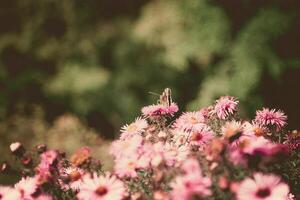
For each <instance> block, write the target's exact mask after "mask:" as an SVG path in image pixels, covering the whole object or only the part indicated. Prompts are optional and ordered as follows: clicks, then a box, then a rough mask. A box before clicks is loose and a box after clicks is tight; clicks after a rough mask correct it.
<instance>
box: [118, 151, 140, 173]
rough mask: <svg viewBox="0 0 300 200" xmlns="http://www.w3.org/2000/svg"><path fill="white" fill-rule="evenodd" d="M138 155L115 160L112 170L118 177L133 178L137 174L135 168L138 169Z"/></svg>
mask: <svg viewBox="0 0 300 200" xmlns="http://www.w3.org/2000/svg"><path fill="white" fill-rule="evenodd" d="M137 159H138V157H135V156H132V157H130V158H126V157H123V158H119V159H116V160H115V166H114V172H115V174H116V175H117V176H118V177H120V178H123V177H130V178H134V177H136V176H137V172H136V170H137V169H138V165H137V162H136V160H137Z"/></svg>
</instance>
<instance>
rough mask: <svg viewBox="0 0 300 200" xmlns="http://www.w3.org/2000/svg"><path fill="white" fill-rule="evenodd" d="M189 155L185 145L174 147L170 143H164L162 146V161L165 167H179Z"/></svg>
mask: <svg viewBox="0 0 300 200" xmlns="http://www.w3.org/2000/svg"><path fill="white" fill-rule="evenodd" d="M189 154H190V149H189V147H188V146H187V145H181V146H179V147H178V146H176V145H174V144H172V143H166V144H165V146H164V153H163V155H164V160H165V162H166V165H167V166H175V167H176V166H179V165H181V163H182V162H183V161H185V160H186V159H187V157H188V155H189Z"/></svg>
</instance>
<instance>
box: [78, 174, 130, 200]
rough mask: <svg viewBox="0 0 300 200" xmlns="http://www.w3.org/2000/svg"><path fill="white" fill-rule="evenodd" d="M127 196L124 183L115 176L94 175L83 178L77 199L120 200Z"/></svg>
mask: <svg viewBox="0 0 300 200" xmlns="http://www.w3.org/2000/svg"><path fill="white" fill-rule="evenodd" d="M125 194H126V191H125V187H124V184H123V182H122V181H120V180H119V179H117V178H116V177H115V176H111V175H109V174H106V175H105V176H99V175H97V174H93V176H90V175H86V176H85V177H84V178H83V183H82V185H81V187H80V190H79V192H78V194H77V198H78V199H79V200H87V199H93V200H111V199H115V200H118V199H123V197H124V196H125Z"/></svg>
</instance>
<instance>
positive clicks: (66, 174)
mask: <svg viewBox="0 0 300 200" xmlns="http://www.w3.org/2000/svg"><path fill="white" fill-rule="evenodd" d="M60 171H61V172H60V174H61V175H60V176H61V177H62V181H61V185H62V187H63V189H70V188H71V189H73V190H74V191H78V190H79V187H80V186H81V184H82V179H83V177H84V175H85V172H84V171H83V170H82V169H80V168H78V167H68V168H62V169H61V170H60Z"/></svg>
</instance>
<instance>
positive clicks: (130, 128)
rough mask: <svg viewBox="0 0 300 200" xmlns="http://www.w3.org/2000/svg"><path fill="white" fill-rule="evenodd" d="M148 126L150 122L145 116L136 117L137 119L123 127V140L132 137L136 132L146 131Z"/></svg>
mask: <svg viewBox="0 0 300 200" xmlns="http://www.w3.org/2000/svg"><path fill="white" fill-rule="evenodd" d="M147 127H148V123H147V121H146V120H145V119H143V118H140V117H139V118H136V120H135V121H134V122H133V123H131V124H129V125H127V124H126V125H125V126H123V127H122V128H121V133H122V134H121V136H120V139H121V140H125V139H127V138H130V137H132V136H133V135H135V134H140V133H142V132H144V131H145V129H146V128H147Z"/></svg>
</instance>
